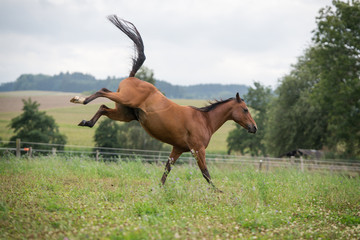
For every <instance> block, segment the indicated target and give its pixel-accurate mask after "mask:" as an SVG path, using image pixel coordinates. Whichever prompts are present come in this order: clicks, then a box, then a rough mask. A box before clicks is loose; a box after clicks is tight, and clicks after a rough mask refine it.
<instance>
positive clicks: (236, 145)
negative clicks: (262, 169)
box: [226, 82, 272, 156]
mask: <svg viewBox="0 0 360 240" xmlns="http://www.w3.org/2000/svg"><path fill="white" fill-rule="evenodd" d="M254 86H255V88H252V87H250V88H249V90H248V93H247V94H246V95H244V98H245V100H246V103H247V105H248V106H249V107H251V109H252V111H251V112H252V116H253V118H254V120H255V122H256V125H257V127H258V129H259V130H258V131H257V132H256V134H255V135H250V134H248V132H246V131H244V129H243V128H242V127H241V126H240V125H238V124H236V129H234V130H232V131H231V132H230V133H229V135H228V137H227V139H226V141H227V146H228V153H231V152H232V151H235V152H241V153H242V154H244V153H247V152H249V153H250V154H251V155H255V156H258V155H266V149H265V144H264V141H263V139H264V136H265V131H266V128H265V119H266V112H267V108H268V104H269V102H270V99H271V97H272V91H271V88H270V87H265V86H263V85H261V84H260V83H259V82H254Z"/></svg>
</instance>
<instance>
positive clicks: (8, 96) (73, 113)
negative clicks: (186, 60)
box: [0, 91, 235, 153]
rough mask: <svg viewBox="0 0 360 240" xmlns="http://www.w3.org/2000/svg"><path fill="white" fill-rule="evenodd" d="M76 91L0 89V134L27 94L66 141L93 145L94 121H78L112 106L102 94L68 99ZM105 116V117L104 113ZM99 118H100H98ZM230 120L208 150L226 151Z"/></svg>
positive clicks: (8, 134)
mask: <svg viewBox="0 0 360 240" xmlns="http://www.w3.org/2000/svg"><path fill="white" fill-rule="evenodd" d="M75 95H78V94H76V93H60V92H44V91H19V92H4V93H0V138H1V139H2V140H9V139H10V137H11V136H12V135H13V133H12V130H11V129H9V128H8V127H7V126H8V125H9V123H10V121H11V119H12V118H14V117H16V116H17V115H19V114H21V108H22V101H21V99H23V98H25V99H27V98H28V97H31V99H32V100H34V101H37V102H38V103H40V110H42V111H46V113H47V114H48V115H50V116H52V117H54V118H55V120H56V123H57V124H58V125H59V129H60V132H61V133H63V134H65V135H66V136H67V144H69V145H82V146H94V140H93V136H94V133H95V130H96V128H97V126H98V125H95V126H94V127H93V128H88V127H79V126H77V125H78V123H79V122H80V121H81V120H83V119H86V120H89V119H91V117H92V116H93V115H94V114H95V112H96V111H97V110H98V108H99V106H100V105H101V104H103V103H106V104H107V105H108V106H109V107H110V106H114V103H113V102H110V101H108V100H106V99H104V98H99V99H97V100H95V101H94V102H93V103H90V104H88V105H85V106H84V105H75V104H73V103H70V99H71V97H73V96H75ZM173 101H174V102H176V103H178V104H180V105H191V106H195V107H202V106H204V105H206V103H207V101H206V100H187V99H175V100H173ZM104 118H105V117H104ZM100 121H101V120H100ZM234 124H235V123H234V122H230V121H229V122H226V123H225V124H224V125H223V126H222V127H221V128H220V129H219V130H218V131H217V132H216V133H215V134H214V135H213V138H212V139H211V142H210V145H209V146H208V152H209V153H211V152H217V153H219V152H220V153H225V152H226V151H227V147H226V138H227V136H228V133H229V131H231V130H232V129H234V128H235V125H234Z"/></svg>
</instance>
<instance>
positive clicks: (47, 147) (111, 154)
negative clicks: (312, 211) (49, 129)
mask: <svg viewBox="0 0 360 240" xmlns="http://www.w3.org/2000/svg"><path fill="white" fill-rule="evenodd" d="M0 146H3V147H0V156H2V155H4V154H9V153H10V154H14V155H15V156H16V157H33V156H36V155H64V156H86V157H90V158H94V160H96V161H132V160H140V161H145V162H159V163H161V162H166V161H167V159H168V156H169V154H170V151H153V150H140V149H124V148H105V147H90V146H77V145H59V144H47V143H36V142H22V141H21V140H20V139H17V140H16V142H10V141H0ZM4 146H7V147H4ZM206 161H207V163H210V164H233V165H235V164H236V165H243V166H249V165H251V166H254V167H255V168H256V169H258V170H259V171H269V170H272V169H274V168H280V167H282V168H296V169H298V170H299V171H305V170H307V171H313V170H327V171H336V172H348V173H349V172H352V173H354V174H356V175H359V174H360V161H356V160H340V159H335V160H334V159H305V158H269V157H252V156H238V155H224V154H207V155H206ZM177 162H179V163H189V164H195V160H194V159H193V157H192V156H191V154H190V153H184V154H182V156H181V157H180V158H179V160H178V161H177Z"/></svg>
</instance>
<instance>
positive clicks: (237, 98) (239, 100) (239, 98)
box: [236, 93, 242, 103]
mask: <svg viewBox="0 0 360 240" xmlns="http://www.w3.org/2000/svg"><path fill="white" fill-rule="evenodd" d="M236 101H237V102H238V103H241V101H242V99H241V97H240V95H239V93H236Z"/></svg>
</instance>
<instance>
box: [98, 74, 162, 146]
mask: <svg viewBox="0 0 360 240" xmlns="http://www.w3.org/2000/svg"><path fill="white" fill-rule="evenodd" d="M136 77H137V78H139V79H141V80H144V81H147V82H149V83H151V84H155V79H154V73H153V71H152V70H150V69H148V68H146V67H141V68H140V70H139V72H138V73H137V74H136ZM94 140H95V143H96V146H97V147H111V148H130V149H147V150H150V149H151V150H164V149H165V145H164V144H163V143H161V142H160V141H158V140H156V139H154V138H152V137H151V136H149V134H147V133H146V131H145V130H144V129H143V128H142V127H141V125H140V123H139V122H137V121H132V122H130V123H123V124H119V123H117V122H115V121H113V120H111V119H105V120H103V121H101V122H100V124H99V127H98V128H97V129H96V131H95V135H94Z"/></svg>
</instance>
